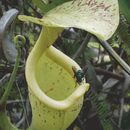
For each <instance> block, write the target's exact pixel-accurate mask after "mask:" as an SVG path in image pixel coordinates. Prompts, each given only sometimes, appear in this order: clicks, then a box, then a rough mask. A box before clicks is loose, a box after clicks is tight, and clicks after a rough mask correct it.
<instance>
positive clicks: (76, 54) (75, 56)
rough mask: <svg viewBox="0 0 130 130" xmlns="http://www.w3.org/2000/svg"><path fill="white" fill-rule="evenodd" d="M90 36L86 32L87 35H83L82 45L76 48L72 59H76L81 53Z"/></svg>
mask: <svg viewBox="0 0 130 130" xmlns="http://www.w3.org/2000/svg"><path fill="white" fill-rule="evenodd" d="M90 38H91V34H90V33H87V36H86V37H85V39H84V41H83V43H82V45H81V46H80V48H79V49H78V51H77V52H76V53H75V55H74V56H73V58H72V59H73V60H75V61H76V60H78V58H79V56H80V55H81V54H82V53H83V51H84V50H85V47H86V46H87V44H88V42H89V40H90Z"/></svg>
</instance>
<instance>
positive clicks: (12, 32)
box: [11, 0, 28, 39]
mask: <svg viewBox="0 0 130 130" xmlns="http://www.w3.org/2000/svg"><path fill="white" fill-rule="evenodd" d="M27 1H28V0H25V1H24V3H23V5H22V7H21V8H20V10H19V12H18V14H17V16H16V18H15V20H14V22H13V24H12V27H11V37H12V39H14V27H15V24H16V22H17V18H18V15H19V14H20V13H21V11H22V9H23V7H24V6H25V4H26V2H27Z"/></svg>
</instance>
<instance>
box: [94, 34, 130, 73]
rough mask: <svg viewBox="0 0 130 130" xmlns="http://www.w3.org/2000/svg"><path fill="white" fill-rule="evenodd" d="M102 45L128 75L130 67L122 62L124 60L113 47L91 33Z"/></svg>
mask: <svg viewBox="0 0 130 130" xmlns="http://www.w3.org/2000/svg"><path fill="white" fill-rule="evenodd" d="M92 36H93V37H94V38H95V39H96V40H97V41H98V42H99V43H100V44H101V45H102V46H103V47H104V49H105V50H106V51H107V52H108V53H109V54H110V55H111V56H112V57H113V58H114V59H115V60H116V61H117V62H118V64H119V65H120V66H121V67H122V68H123V69H124V70H125V71H126V72H127V73H128V74H129V75H130V67H129V65H128V64H126V63H125V62H124V60H123V59H122V58H121V57H120V56H119V55H118V54H117V53H116V52H115V51H114V50H113V48H112V47H111V46H110V45H109V44H108V43H107V42H106V41H103V40H101V39H100V38H98V37H96V36H95V35H92Z"/></svg>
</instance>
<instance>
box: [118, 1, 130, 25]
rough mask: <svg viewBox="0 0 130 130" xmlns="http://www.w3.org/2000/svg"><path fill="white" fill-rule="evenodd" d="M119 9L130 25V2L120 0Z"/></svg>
mask: <svg viewBox="0 0 130 130" xmlns="http://www.w3.org/2000/svg"><path fill="white" fill-rule="evenodd" d="M118 2H119V7H120V10H121V11H122V13H123V14H124V16H125V18H126V20H127V22H128V23H130V13H129V12H130V0H118Z"/></svg>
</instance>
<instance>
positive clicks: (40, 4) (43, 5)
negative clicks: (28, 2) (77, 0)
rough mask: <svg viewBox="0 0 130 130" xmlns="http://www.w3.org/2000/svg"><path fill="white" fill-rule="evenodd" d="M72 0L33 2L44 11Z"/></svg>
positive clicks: (37, 0)
mask: <svg viewBox="0 0 130 130" xmlns="http://www.w3.org/2000/svg"><path fill="white" fill-rule="evenodd" d="M68 1H71V0H50V1H49V0H33V2H34V3H35V4H36V5H37V6H38V7H39V8H40V9H41V10H43V11H45V12H47V11H49V10H51V9H53V8H55V7H56V6H58V5H60V4H63V3H65V2H68Z"/></svg>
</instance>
